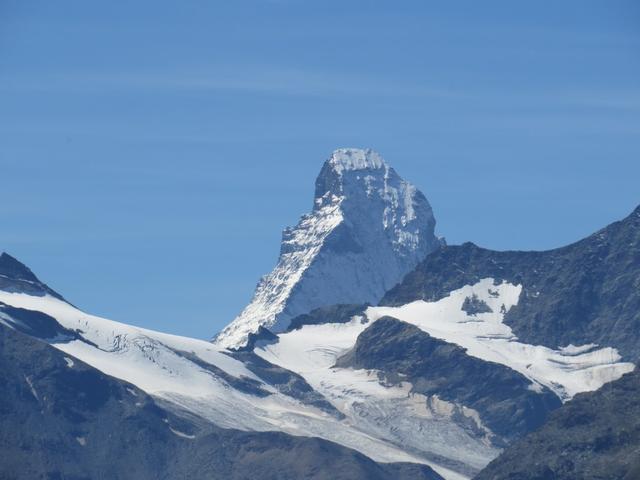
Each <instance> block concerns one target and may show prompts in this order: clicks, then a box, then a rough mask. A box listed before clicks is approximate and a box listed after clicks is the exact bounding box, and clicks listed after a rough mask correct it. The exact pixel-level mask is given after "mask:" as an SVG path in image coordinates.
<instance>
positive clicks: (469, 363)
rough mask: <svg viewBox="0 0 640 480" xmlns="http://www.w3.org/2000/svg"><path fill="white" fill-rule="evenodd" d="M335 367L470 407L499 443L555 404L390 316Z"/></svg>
mask: <svg viewBox="0 0 640 480" xmlns="http://www.w3.org/2000/svg"><path fill="white" fill-rule="evenodd" d="M336 366H338V367H351V368H365V369H375V370H378V371H380V372H381V373H382V374H383V376H384V378H385V380H386V381H389V382H392V383H399V382H401V381H404V382H410V383H411V384H412V391H413V392H415V393H420V394H423V395H426V396H433V395H437V396H438V398H440V399H442V400H446V401H448V402H452V403H455V404H458V405H464V406H465V407H468V408H472V409H473V410H475V411H477V412H478V413H479V415H480V419H481V420H482V423H483V424H484V425H485V426H486V427H488V428H489V429H490V430H491V431H492V432H493V433H494V434H496V435H497V437H494V438H492V441H493V442H494V443H495V444H496V445H498V446H502V447H503V446H504V445H505V444H506V442H507V441H509V440H512V439H514V438H518V437H520V436H522V435H524V434H525V433H528V432H530V431H531V430H533V429H535V428H537V427H538V426H540V425H541V424H542V422H543V421H544V420H545V419H546V418H547V416H548V414H549V413H550V412H551V411H552V410H554V409H556V408H558V407H559V406H560V405H561V402H560V399H559V398H558V397H557V396H556V395H555V394H553V393H552V392H551V391H549V390H547V389H542V388H541V389H540V391H539V392H536V391H533V390H532V389H531V382H530V381H529V380H528V379H527V378H525V377H524V376H523V375H521V374H520V373H518V372H516V371H514V370H511V369H510V368H508V367H505V366H504V365H500V364H497V363H492V362H486V361H483V360H480V359H478V358H475V357H471V356H469V355H467V353H466V350H465V349H464V348H462V347H459V346H457V345H454V344H451V343H447V342H445V341H442V340H439V339H436V338H433V337H431V336H430V335H429V334H428V333H425V332H423V331H422V330H420V329H419V328H417V327H415V326H414V325H410V324H408V323H405V322H401V321H400V320H396V319H394V318H391V317H383V318H381V319H379V320H377V321H376V322H374V323H373V324H372V325H371V326H370V327H368V328H367V329H366V330H365V331H364V332H362V333H361V334H360V336H359V337H358V340H357V342H356V345H355V347H354V348H353V349H352V350H350V351H349V352H348V353H347V354H345V355H344V356H343V357H341V358H340V359H339V360H338V362H337V364H336ZM477 433H478V434H481V433H482V432H481V431H479V432H477Z"/></svg>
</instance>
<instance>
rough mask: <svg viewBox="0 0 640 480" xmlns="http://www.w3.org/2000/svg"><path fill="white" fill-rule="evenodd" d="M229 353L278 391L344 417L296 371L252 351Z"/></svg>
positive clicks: (336, 415)
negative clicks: (268, 360)
mask: <svg viewBox="0 0 640 480" xmlns="http://www.w3.org/2000/svg"><path fill="white" fill-rule="evenodd" d="M229 355H230V356H231V357H233V358H235V359H237V360H239V361H241V362H242V363H244V365H245V367H247V369H249V370H250V371H251V372H253V373H255V374H256V375H257V376H258V377H260V378H261V379H262V380H263V381H264V382H266V383H268V384H270V385H272V386H273V387H275V388H276V389H277V390H278V391H279V392H280V393H283V394H285V395H288V396H290V397H292V398H295V399H297V400H300V401H301V402H302V403H306V404H307V405H313V406H314V407H317V408H319V409H321V410H323V411H325V412H327V413H329V414H331V415H334V416H335V417H338V418H342V417H344V415H343V414H342V413H341V412H339V411H338V410H337V409H336V408H335V407H334V406H333V405H332V404H331V403H329V402H328V401H327V399H326V398H324V397H323V396H322V395H321V394H320V393H318V392H316V391H315V390H314V389H313V388H311V385H309V384H308V383H307V381H306V380H305V379H304V378H303V377H302V376H300V375H298V374H297V373H294V372H292V371H291V370H287V369H286V368H282V367H279V366H277V365H274V364H272V363H270V362H267V361H266V360H265V359H264V358H262V357H259V356H258V355H256V354H255V353H253V352H230V353H229Z"/></svg>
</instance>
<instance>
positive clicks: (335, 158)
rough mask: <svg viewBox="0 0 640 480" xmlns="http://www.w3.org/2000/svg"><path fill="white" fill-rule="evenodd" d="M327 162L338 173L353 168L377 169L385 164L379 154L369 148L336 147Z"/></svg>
mask: <svg viewBox="0 0 640 480" xmlns="http://www.w3.org/2000/svg"><path fill="white" fill-rule="evenodd" d="M328 162H329V164H330V165H331V166H332V167H333V169H334V170H335V171H336V172H337V173H339V174H340V173H342V172H344V171H353V170H379V169H381V168H384V167H385V166H386V164H385V163H384V160H383V159H382V157H381V156H380V154H378V153H377V152H375V151H373V150H371V149H370V148H367V149H362V148H338V149H337V150H334V152H333V154H332V155H331V158H329V160H328Z"/></svg>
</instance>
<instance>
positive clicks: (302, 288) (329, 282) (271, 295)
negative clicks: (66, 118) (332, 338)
mask: <svg viewBox="0 0 640 480" xmlns="http://www.w3.org/2000/svg"><path fill="white" fill-rule="evenodd" d="M435 223H436V222H435V218H434V216H433V212H432V210H431V206H430V205H429V202H428V201H427V199H426V198H425V196H424V195H423V194H422V193H421V192H420V191H419V190H418V189H417V188H416V187H415V186H413V185H412V184H410V183H409V182H407V181H405V180H404V179H403V178H402V177H400V176H399V175H398V174H397V173H396V171H395V170H394V169H393V168H391V167H390V166H389V165H388V164H387V163H386V162H385V161H384V160H383V159H382V157H381V156H380V155H379V154H378V153H376V152H374V151H373V150H370V149H366V150H364V149H356V148H341V149H338V150H336V151H334V152H333V154H332V155H331V157H330V158H329V159H328V160H327V161H326V162H325V163H324V165H323V167H322V169H321V171H320V174H319V175H318V178H317V179H316V184H315V197H314V201H313V209H312V211H311V213H309V214H306V215H304V216H302V218H301V219H300V221H299V222H298V224H297V225H296V226H295V227H293V228H291V227H289V228H286V229H285V230H284V232H283V234H282V246H281V248H280V257H279V259H278V263H277V265H276V267H275V268H274V269H273V271H272V272H271V273H269V274H268V275H266V276H264V277H263V278H262V279H261V280H260V282H259V283H258V286H257V288H256V291H255V294H254V296H253V299H252V301H251V303H249V305H247V307H246V308H245V309H244V310H243V311H242V312H241V313H240V315H238V316H237V317H236V318H235V319H234V320H233V321H232V322H231V323H230V324H229V325H228V326H227V327H225V328H224V329H223V330H222V331H221V332H220V333H219V334H218V335H217V336H216V337H215V339H214V341H215V342H216V343H217V344H218V345H220V346H223V347H226V348H230V349H237V348H240V347H243V346H244V345H246V343H247V341H248V339H249V335H250V334H255V333H257V332H258V331H259V330H261V328H260V327H263V328H266V329H267V330H269V331H271V332H273V333H279V332H282V331H284V330H286V328H287V327H288V326H289V323H290V321H291V319H292V318H294V317H296V316H298V315H301V314H304V313H308V312H310V311H312V310H314V309H315V308H318V307H321V306H326V305H333V304H362V303H370V304H376V303H377V302H378V300H380V298H381V297H382V296H383V295H384V293H385V292H386V291H387V290H389V289H390V288H391V287H393V286H394V285H395V284H397V283H398V282H399V281H400V280H402V278H403V277H404V275H406V274H407V273H408V272H410V271H412V270H413V269H414V268H415V266H416V265H417V264H418V263H419V262H420V261H421V260H423V259H424V258H425V257H426V256H427V254H428V253H430V252H432V251H433V250H435V249H437V248H438V247H439V246H440V245H441V244H442V243H443V240H442V239H439V238H438V237H436V236H435V234H434V228H435Z"/></svg>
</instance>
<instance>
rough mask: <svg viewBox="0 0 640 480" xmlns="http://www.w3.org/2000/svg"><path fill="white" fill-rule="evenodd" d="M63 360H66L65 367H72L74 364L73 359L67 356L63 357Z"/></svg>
mask: <svg viewBox="0 0 640 480" xmlns="http://www.w3.org/2000/svg"><path fill="white" fill-rule="evenodd" d="M64 361H65V362H67V367H69V368H71V367H73V365H74V363H73V360H71V359H70V358H69V357H64Z"/></svg>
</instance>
